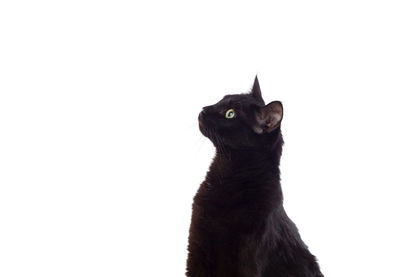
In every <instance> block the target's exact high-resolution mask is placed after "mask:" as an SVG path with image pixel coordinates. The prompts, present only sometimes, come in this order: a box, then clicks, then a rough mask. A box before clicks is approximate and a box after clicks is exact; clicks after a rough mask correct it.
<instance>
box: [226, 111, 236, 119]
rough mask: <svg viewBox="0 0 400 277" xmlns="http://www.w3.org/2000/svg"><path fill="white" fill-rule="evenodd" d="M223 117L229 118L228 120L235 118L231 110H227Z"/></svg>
mask: <svg viewBox="0 0 400 277" xmlns="http://www.w3.org/2000/svg"><path fill="white" fill-rule="evenodd" d="M225 117H226V118H229V119H231V118H234V117H235V111H234V110H233V109H229V110H227V111H226V114H225Z"/></svg>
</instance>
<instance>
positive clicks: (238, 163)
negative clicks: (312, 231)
mask: <svg viewBox="0 0 400 277" xmlns="http://www.w3.org/2000/svg"><path fill="white" fill-rule="evenodd" d="M282 116H283V108H282V104H281V103H280V102H278V101H275V102H271V103H269V104H268V105H265V103H264V100H263V99H262V96H261V91H260V86H259V83H258V80H257V77H256V79H255V81H254V85H253V89H252V91H251V92H250V93H249V94H234V95H226V96H225V97H224V98H223V99H222V100H221V101H219V102H218V103H216V104H215V105H212V106H207V107H204V108H203V110H202V111H201V113H200V114H199V127H200V131H201V132H202V133H203V135H204V136H206V137H208V138H209V139H210V140H211V141H212V143H213V144H214V146H215V147H216V155H215V157H214V160H213V162H212V164H211V166H210V169H209V171H208V173H207V176H206V179H205V180H204V182H203V183H202V184H201V186H200V188H199V190H198V192H197V194H196V196H195V197H194V201H193V214H192V223H191V226H190V234H189V246H188V251H189V254H188V259H187V272H186V276H188V277H300V276H304V277H311V276H312V277H323V275H322V273H321V272H320V269H319V266H318V264H317V262H316V258H315V257H314V256H313V255H312V254H311V253H310V252H309V250H308V249H307V246H306V245H305V244H304V243H303V241H302V240H301V238H300V235H299V233H298V230H297V228H296V226H295V224H294V223H293V222H292V221H291V220H290V219H289V217H288V216H287V215H286V213H285V210H284V208H283V205H282V202H283V197H282V190H281V185H280V171H279V162H280V157H281V153H282V145H283V139H282V135H281V130H280V123H281V120H282Z"/></svg>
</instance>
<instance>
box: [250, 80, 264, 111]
mask: <svg viewBox="0 0 400 277" xmlns="http://www.w3.org/2000/svg"><path fill="white" fill-rule="evenodd" d="M250 94H251V96H253V97H254V98H255V99H257V100H258V101H260V102H261V103H263V104H264V100H263V99H262V96H261V88H260V84H259V83H258V78H257V75H256V78H255V79H254V84H253V88H252V89H251V92H250Z"/></svg>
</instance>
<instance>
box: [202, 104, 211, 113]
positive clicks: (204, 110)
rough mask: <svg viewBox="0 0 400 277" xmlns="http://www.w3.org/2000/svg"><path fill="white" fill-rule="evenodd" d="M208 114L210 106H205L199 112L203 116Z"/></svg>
mask: <svg viewBox="0 0 400 277" xmlns="http://www.w3.org/2000/svg"><path fill="white" fill-rule="evenodd" d="M209 112H210V106H205V107H203V109H202V111H201V113H202V114H203V115H206V114H208V113H209Z"/></svg>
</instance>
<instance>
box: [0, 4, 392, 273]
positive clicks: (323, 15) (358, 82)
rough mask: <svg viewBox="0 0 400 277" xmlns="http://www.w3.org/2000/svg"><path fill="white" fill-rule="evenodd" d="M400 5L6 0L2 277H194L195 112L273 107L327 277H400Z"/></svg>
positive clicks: (298, 209)
mask: <svg viewBox="0 0 400 277" xmlns="http://www.w3.org/2000/svg"><path fill="white" fill-rule="evenodd" d="M399 14H400V7H399V2H398V1H351V0H350V1H349V0H346V1H329V2H328V1H259V2H255V1H243V2H238V1H198V2H194V1H172V0H170V1H63V2H61V1H2V2H1V4H0V40H1V41H0V276H4V277H8V276H41V277H43V276H135V277H136V276H184V271H185V263H186V246H187V236H188V228H189V224H190V215H191V202H192V197H193V195H194V194H195V192H196V190H197V188H198V185H199V184H200V183H201V181H202V179H203V177H204V175H205V173H206V171H207V168H208V165H209V163H210V161H211V158H212V156H213V153H214V149H213V147H212V145H211V143H210V142H209V141H207V140H206V139H205V138H203V137H202V136H201V134H200V132H199V131H198V126H197V114H198V112H199V111H200V109H201V107H203V106H205V105H210V104H213V103H215V102H217V101H218V100H219V99H220V98H221V97H222V96H223V95H225V94H227V93H236V92H237V93H240V92H246V91H248V90H249V89H250V88H251V85H252V82H253V79H254V76H255V74H257V73H258V76H259V79H260V84H261V89H262V91H263V95H264V98H265V100H266V101H267V102H269V101H272V100H281V101H282V102H283V104H284V109H285V115H284V119H283V122H282V130H283V134H284V138H285V142H286V144H285V146H284V152H283V157H282V166H281V169H282V186H283V190H284V194H285V207H286V209H287V212H288V214H289V216H290V217H291V218H292V219H293V221H294V222H295V223H296V224H297V226H298V228H299V229H300V232H301V235H302V237H303V239H304V240H305V242H306V243H307V244H308V245H309V246H310V249H311V251H312V252H313V253H314V254H315V255H316V256H317V257H318V258H319V260H320V265H321V269H322V271H323V272H324V274H325V275H326V276H342V277H345V276H352V277H353V276H400V269H399V267H398V260H399V252H398V251H399V248H400V239H399V233H400V226H399V211H400V204H399V186H400V177H399V162H400V158H399V157H400V147H399V141H400V131H399V119H400V111H399V110H398V106H399V98H398V96H399V93H400V81H399V80H400V79H399V76H400V54H399V53H400V50H399V49H400V16H399Z"/></svg>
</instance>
